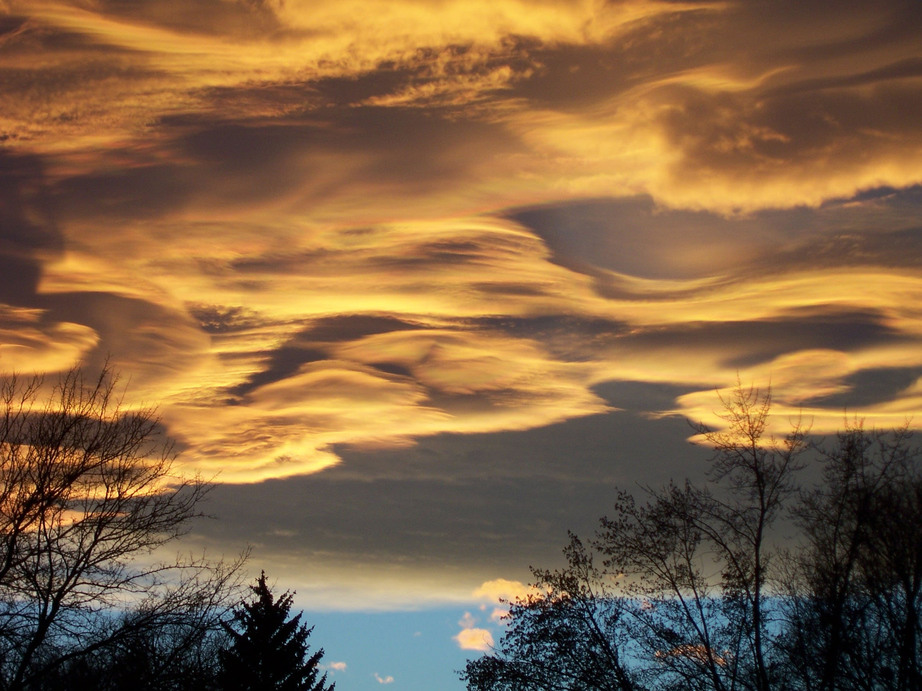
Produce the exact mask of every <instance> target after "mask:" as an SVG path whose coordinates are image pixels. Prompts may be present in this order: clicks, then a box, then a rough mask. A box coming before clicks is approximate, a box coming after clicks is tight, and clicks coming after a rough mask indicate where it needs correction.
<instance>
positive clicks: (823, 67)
mask: <svg viewBox="0 0 922 691" xmlns="http://www.w3.org/2000/svg"><path fill="white" fill-rule="evenodd" d="M920 36H922V3H919V2H918V1H917V0H907V1H906V2H896V1H892V2H876V3H867V2H849V1H843V2H838V3H835V4H830V3H828V2H818V1H812V0H797V1H796V2H794V1H790V2H786V1H781V0H779V1H771V2H768V1H757V0H731V1H727V2H679V1H676V2H672V1H665V0H664V1H644V0H626V1H624V2H620V1H614V0H610V1H605V0H457V1H453V0H387V1H384V0H377V1H376V0H338V1H335V2H334V1H332V0H0V373H9V372H13V371H16V372H32V371H44V372H56V371H60V370H65V369H67V368H70V367H72V366H74V365H75V364H77V363H85V364H86V365H87V366H89V367H97V366H99V365H100V364H102V363H103V362H104V361H105V360H106V358H109V359H110V362H111V363H112V365H113V367H114V369H115V370H116V371H118V372H120V373H121V377H122V381H123V382H125V383H126V384H127V386H128V394H127V396H128V403H129V404H134V403H153V404H156V405H158V406H159V410H160V413H161V415H162V417H163V420H164V422H165V424H166V426H167V428H168V430H169V433H170V434H171V435H172V436H173V437H174V438H175V439H176V440H177V443H178V445H179V448H180V449H181V452H182V453H181V455H180V457H179V462H180V463H181V464H182V467H183V468H184V469H185V470H186V471H187V472H189V473H193V472H198V473H201V474H202V475H203V476H205V477H209V478H214V479H215V480H216V482H217V483H218V484H219V486H218V488H217V489H216V491H215V492H214V493H213V495H212V498H211V501H210V503H209V505H208V506H207V508H206V510H207V511H208V512H210V513H212V514H214V515H215V517H216V518H215V519H213V520H210V521H207V522H203V523H202V524H200V525H198V524H197V525H196V528H195V530H194V532H193V534H192V535H190V536H189V538H188V540H187V544H186V545H185V548H189V549H201V548H203V547H204V548H207V549H208V551H209V553H210V554H222V553H223V554H228V555H232V554H235V553H238V552H239V551H240V550H241V549H243V548H244V547H245V546H246V545H252V547H253V556H252V559H251V568H252V569H253V570H254V572H255V573H258V571H259V569H265V570H266V571H267V573H268V574H269V576H270V581H275V582H277V584H278V587H279V588H281V589H285V588H294V589H297V591H298V595H297V597H296V604H297V605H298V606H301V607H304V608H305V609H307V610H308V613H309V623H313V622H314V621H315V620H316V622H317V624H318V625H317V628H316V630H315V632H314V635H313V637H312V641H313V642H314V643H315V644H316V645H323V646H324V647H325V648H326V651H327V656H326V658H325V660H327V661H328V662H329V663H334V662H335V663H343V664H341V665H337V666H335V667H334V668H332V669H331V670H330V671H331V677H330V679H331V680H333V681H336V682H337V688H338V689H341V691H351V690H353V689H354V690H359V689H366V688H368V689H371V688H379V687H380V686H384V687H385V688H389V689H394V690H395V691H396V690H397V689H420V690H426V689H440V688H445V689H455V688H460V683H459V682H457V681H456V680H454V681H453V679H455V675H454V674H453V671H452V670H453V669H457V668H459V667H461V666H463V662H464V659H465V658H466V657H467V656H474V655H477V654H478V653H477V651H476V649H475V648H477V647H480V646H482V644H483V641H484V640H485V638H488V637H489V636H493V637H494V638H497V639H498V637H499V635H501V627H500V625H499V624H497V622H496V621H495V620H494V618H493V609H494V607H495V606H496V598H497V596H499V595H507V596H508V595H510V594H514V593H515V592H516V589H517V588H519V587H520V583H521V582H527V581H528V575H529V574H528V568H527V567H528V566H529V564H534V565H540V566H553V565H555V564H556V563H557V562H559V551H560V548H561V547H562V546H563V544H564V543H565V541H566V530H567V529H568V528H571V529H575V530H577V531H580V532H585V533H588V532H591V530H592V527H593V525H594V522H595V520H596V519H597V518H598V517H599V516H601V515H603V514H605V513H606V511H607V510H609V508H610V506H611V502H612V497H613V492H614V488H616V487H627V488H632V487H636V486H638V485H642V484H658V483H662V482H664V481H666V480H667V479H668V478H670V477H683V476H685V475H686V474H690V475H694V474H695V473H699V472H700V467H701V466H700V461H701V460H702V459H704V458H706V457H707V452H706V450H704V449H702V448H701V447H698V446H693V445H691V444H690V443H689V442H688V439H689V437H691V436H692V434H693V430H692V428H691V427H690V426H689V424H688V421H689V420H693V421H704V422H711V423H715V422H717V418H715V416H714V411H715V410H717V409H718V408H719V400H718V392H720V391H725V390H727V389H729V388H731V387H733V386H734V385H735V383H736V381H737V378H739V380H740V381H742V382H744V383H746V384H749V383H754V384H755V385H757V386H767V385H768V384H769V383H770V384H771V386H772V389H773V394H774V412H775V413H776V416H777V418H778V419H779V420H781V421H782V422H785V421H786V420H787V419H788V418H789V417H790V416H793V415H798V414H802V415H803V417H804V419H806V420H808V421H809V423H810V424H812V429H813V431H814V432H817V433H829V432H833V431H835V430H836V429H837V428H838V427H840V426H841V425H842V422H843V419H844V416H845V415H846V411H847V414H848V415H849V416H851V415H858V416H860V417H862V418H864V419H865V420H866V424H867V425H869V426H872V425H873V426H881V427H883V426H890V425H897V424H901V423H903V422H905V421H906V420H907V419H911V420H912V421H911V423H910V424H911V425H912V426H914V427H922V186H920V185H922V47H920ZM311 612H313V613H315V614H316V616H315V617H313V618H311V617H310V613H311ZM372 613H375V614H372ZM348 622H356V624H355V625H356V626H360V627H361V628H362V630H363V634H362V635H358V634H356V633H354V632H352V633H349V634H348V635H347V634H346V633H345V632H346V631H347V628H346V627H347V623H348ZM369 622H375V624H374V625H371V624H369ZM382 622H383V624H382ZM349 625H351V624H349ZM375 626H378V627H379V628H380V630H381V631H382V633H381V635H380V636H378V637H377V638H375V637H374V636H372V635H371V632H372V631H373V630H376V629H375ZM340 639H342V643H339V642H338V641H339V640H340ZM401 646H403V647H401ZM420 646H423V647H420ZM385 649H386V650H388V651H393V652H390V653H389V654H388V655H387V656H383V655H382V651H383V650H385ZM423 651H425V652H423ZM379 658H381V659H380V662H378V659H379ZM372 660H374V665H376V666H374V667H372V662H371V661H372ZM427 665H430V666H431V669H430V668H428V667H426V666H427ZM433 670H436V671H433ZM433 674H440V675H441V676H440V677H435V676H431V675H433ZM426 675H430V676H428V677H427V676H426ZM426 678H428V679H429V681H428V682H426ZM418 679H421V680H422V681H414V680H418Z"/></svg>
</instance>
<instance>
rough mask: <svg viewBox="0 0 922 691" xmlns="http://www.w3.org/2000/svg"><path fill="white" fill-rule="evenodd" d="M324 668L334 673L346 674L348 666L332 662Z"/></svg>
mask: <svg viewBox="0 0 922 691" xmlns="http://www.w3.org/2000/svg"><path fill="white" fill-rule="evenodd" d="M323 667H324V668H325V669H329V670H331V671H333V672H345V671H346V668H347V665H346V663H345V662H330V663H327V664H325V665H323Z"/></svg>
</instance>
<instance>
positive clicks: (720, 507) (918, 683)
mask: <svg viewBox="0 0 922 691" xmlns="http://www.w3.org/2000/svg"><path fill="white" fill-rule="evenodd" d="M722 403H723V407H724V413H723V417H724V420H725V422H726V425H725V427H724V428H723V429H722V430H719V431H714V430H710V429H706V428H701V427H699V430H700V431H701V432H702V434H703V435H704V437H705V439H706V440H707V442H708V443H709V444H710V446H711V447H712V448H713V449H714V455H713V457H712V459H711V465H710V472H709V476H708V481H707V482H705V483H701V484H693V483H690V482H688V481H686V482H684V483H671V484H669V485H667V486H666V487H663V488H647V489H646V490H645V492H644V494H645V497H644V498H642V499H640V500H638V498H636V497H635V496H634V495H633V494H631V493H628V492H621V493H619V494H618V496H617V499H616V502H615V507H614V511H613V512H612V513H611V514H610V517H606V518H603V519H602V521H601V526H600V528H599V530H598V531H597V534H596V538H595V539H594V540H592V541H591V542H589V543H587V544H588V546H584V544H583V543H582V542H581V541H579V540H578V539H577V538H575V537H572V536H571V543H570V546H569V547H568V548H567V549H566V550H565V555H566V557H567V565H566V567H565V568H564V569H562V570H560V571H555V572H546V571H538V570H536V571H534V574H535V576H536V580H535V585H536V586H537V590H536V591H535V593H534V594H533V595H532V596H530V597H529V598H526V599H524V600H519V601H517V602H515V603H513V604H512V606H511V608H510V612H509V616H508V619H507V622H508V625H507V630H506V633H505V635H504V636H503V638H502V639H501V641H500V643H499V644H498V646H497V648H496V649H495V650H494V651H493V652H492V653H491V654H488V655H486V656H484V657H482V658H481V659H479V660H473V661H471V662H469V663H468V665H467V667H466V668H465V670H464V671H463V672H462V679H463V680H464V681H466V682H467V683H468V688H470V689H472V690H476V691H532V690H534V691H550V690H551V689H573V690H574V691H575V690H576V689H579V690H580V691H588V690H590V689H598V690H602V689H617V690H619V691H621V690H626V689H631V691H639V690H640V689H650V690H653V689H655V690H657V691H661V690H662V691H673V690H675V691H679V690H683V691H685V690H692V689H695V690H697V689H711V690H712V691H776V690H778V691H780V690H782V689H784V690H785V691H787V690H788V689H793V690H797V691H833V690H841V691H884V690H886V691H919V690H920V689H922V452H920V449H919V448H918V447H916V446H913V444H912V443H911V439H910V434H909V432H908V428H903V429H898V430H891V431H889V432H881V431H875V430H871V431H867V430H865V429H864V428H863V427H862V426H861V425H860V423H849V424H846V426H845V429H844V431H843V432H841V433H840V434H839V435H837V437H836V438H835V439H834V440H833V441H832V442H830V443H828V444H825V445H824V444H822V443H813V442H811V441H810V440H808V437H807V431H806V430H805V429H804V427H803V426H802V425H801V424H800V422H799V421H797V420H795V421H793V424H792V425H791V426H790V429H789V431H788V432H787V434H786V435H785V436H784V437H782V438H774V437H773V436H772V435H771V434H770V429H769V412H770V406H771V393H770V391H769V392H759V391H757V390H755V389H745V388H743V387H738V388H737V389H736V391H735V392H734V393H733V394H732V395H731V397H730V398H728V399H726V400H723V401H722ZM807 461H812V462H814V463H816V464H817V466H818V467H819V468H822V469H823V473H824V475H823V479H822V482H820V483H819V484H818V485H817V486H816V487H815V488H814V489H812V490H809V491H802V490H800V489H799V484H800V483H799V482H798V479H799V471H801V470H802V466H803V465H804V464H805V463H806V462H807ZM781 519H786V520H785V521H784V522H782V523H781V524H780V525H782V526H784V527H783V529H782V530H779V521H781ZM798 529H799V530H798ZM782 543H784V544H783V547H782V546H781V545H782Z"/></svg>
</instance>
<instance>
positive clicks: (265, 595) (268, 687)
mask: <svg viewBox="0 0 922 691" xmlns="http://www.w3.org/2000/svg"><path fill="white" fill-rule="evenodd" d="M250 589H251V590H252V591H253V594H254V595H255V598H254V599H253V600H252V601H250V602H243V603H241V605H240V607H238V608H237V609H236V610H234V617H233V620H232V622H231V623H230V624H224V628H225V630H226V631H227V633H228V635H229V636H230V637H231V645H230V646H229V647H228V648H227V649H225V650H222V651H221V653H220V656H221V672H220V687H221V689H223V690H224V691H333V689H334V688H335V686H336V684H330V685H329V686H327V684H326V680H327V675H326V674H324V675H323V676H320V677H319V678H318V676H319V674H320V671H319V667H318V665H319V663H320V659H321V658H322V657H323V649H322V648H321V649H320V650H318V651H317V652H316V653H314V654H313V655H310V656H308V652H309V650H308V645H307V638H308V636H310V634H311V631H313V627H311V628H308V627H307V626H306V625H304V624H301V623H300V622H301V615H300V614H298V615H296V616H294V617H292V618H290V619H289V618H288V612H289V610H290V609H291V604H292V594H291V593H290V592H287V591H286V592H285V593H283V594H282V595H281V596H280V597H279V598H278V599H275V598H274V597H273V596H272V591H271V590H270V588H269V586H268V585H267V584H266V573H265V571H263V572H262V573H261V574H260V576H259V578H258V579H257V581H256V585H251V586H250Z"/></svg>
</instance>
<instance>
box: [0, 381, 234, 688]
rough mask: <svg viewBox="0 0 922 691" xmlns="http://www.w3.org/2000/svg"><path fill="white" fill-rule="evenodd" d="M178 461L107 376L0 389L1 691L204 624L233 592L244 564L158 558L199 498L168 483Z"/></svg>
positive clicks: (183, 481)
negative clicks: (133, 641) (174, 629)
mask: <svg viewBox="0 0 922 691" xmlns="http://www.w3.org/2000/svg"><path fill="white" fill-rule="evenodd" d="M49 389H50V394H49V393H48V391H49ZM174 457H175V454H174V451H173V447H172V444H171V442H170V440H169V439H168V438H167V437H166V436H165V434H164V431H163V429H162V426H161V425H160V422H159V419H158V418H157V416H156V414H155V412H154V411H153V410H152V409H149V408H144V409H129V408H127V407H126V406H125V405H123V402H122V400H120V399H119V397H118V395H117V389H116V380H115V378H113V377H112V376H111V373H110V372H109V371H108V370H107V369H104V370H103V371H102V372H101V373H100V374H99V376H98V377H94V378H91V379H87V378H85V376H84V374H83V373H82V372H81V371H80V370H79V369H75V370H72V371H70V372H68V373H66V374H64V375H63V376H62V377H61V378H60V379H59V380H58V381H57V382H56V383H55V384H54V385H53V386H51V387H45V386H44V382H43V380H42V379H41V378H39V377H36V378H32V379H29V380H23V379H20V378H17V377H9V378H6V379H5V380H3V382H2V383H0V684H2V687H3V688H5V689H22V688H29V687H31V686H35V685H36V684H37V683H38V680H39V679H40V678H41V677H42V676H43V675H45V674H47V673H48V672H49V671H50V670H53V669H55V668H56V667H59V666H60V665H62V664H64V663H65V662H67V661H68V660H72V659H74V658H75V657H77V656H80V655H87V654H90V653H93V652H94V651H98V650H101V649H104V648H105V647H106V646H111V645H114V644H115V643H117V642H119V641H121V640H124V639H127V638H128V637H130V636H132V635H136V634H137V633H138V632H140V631H154V630H156V629H157V628H158V627H166V626H168V625H169V624H170V622H173V623H175V622H176V620H177V619H178V618H180V617H186V616H195V615H196V613H197V614H198V615H202V616H203V617H204V618H205V619H208V618H209V617H211V616H212V615H213V614H214V613H215V612H216V611H217V610H218V609H220V608H221V607H223V606H224V604H225V600H227V599H228V598H230V597H231V595H230V592H231V591H232V586H233V585H234V582H235V574H236V572H237V567H238V566H239V562H238V563H235V564H232V565H225V564H209V563H207V562H205V561H204V560H195V559H191V560H190V559H177V560H173V561H168V562H158V561H156V560H155V559H154V555H153V553H154V552H155V550H157V549H158V548H160V547H162V546H163V545H164V544H166V543H167V542H169V541H171V540H173V539H175V538H177V537H179V536H180V535H182V534H183V533H185V532H186V531H187V530H188V528H189V522H190V520H191V519H192V518H194V517H196V516H198V515H200V512H199V509H198V505H199V502H200V501H201V499H202V498H203V497H204V495H205V494H206V493H207V491H208V486H207V485H206V484H205V483H203V482H202V481H201V480H199V479H197V478H193V479H189V478H184V477H180V476H177V475H175V474H174V472H173V460H174ZM213 623H214V622H212V623H211V624H213ZM211 624H208V625H211Z"/></svg>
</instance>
